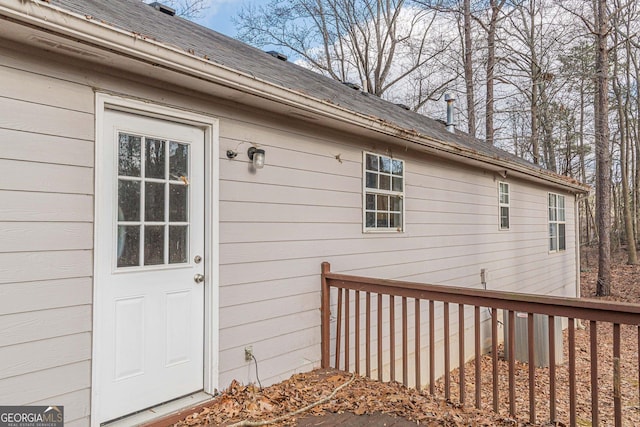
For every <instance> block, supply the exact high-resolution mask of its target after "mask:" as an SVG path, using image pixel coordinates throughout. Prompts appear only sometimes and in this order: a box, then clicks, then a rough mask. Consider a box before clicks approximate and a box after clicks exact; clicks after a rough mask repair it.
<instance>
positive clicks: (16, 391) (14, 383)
mask: <svg viewBox="0 0 640 427" xmlns="http://www.w3.org/2000/svg"><path fill="white" fill-rule="evenodd" d="M90 378H91V363H90V362H89V361H83V362H77V363H72V364H69V365H64V366H58V367H55V368H51V369H45V370H42V371H35V372H30V373H28V374H23V375H20V376H16V377H11V378H0V402H2V404H3V405H24V404H25V402H35V401H40V400H45V399H48V398H50V397H54V396H59V395H63V394H65V393H69V390H73V391H77V390H84V389H87V388H88V387H89V384H90V381H89V380H90Z"/></svg>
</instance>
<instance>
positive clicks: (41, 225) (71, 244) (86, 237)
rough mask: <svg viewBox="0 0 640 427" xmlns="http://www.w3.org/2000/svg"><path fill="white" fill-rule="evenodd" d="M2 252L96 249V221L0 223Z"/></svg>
mask: <svg viewBox="0 0 640 427" xmlns="http://www.w3.org/2000/svg"><path fill="white" fill-rule="evenodd" d="M0 235H1V236H2V240H0V252H29V251H60V250H77V249H92V248H93V224H91V223H84V222H0Z"/></svg>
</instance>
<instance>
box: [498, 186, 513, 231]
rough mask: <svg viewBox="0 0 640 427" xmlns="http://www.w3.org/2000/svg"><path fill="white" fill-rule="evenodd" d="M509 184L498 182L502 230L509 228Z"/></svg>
mask: <svg viewBox="0 0 640 427" xmlns="http://www.w3.org/2000/svg"><path fill="white" fill-rule="evenodd" d="M509 203H510V200H509V184H507V183H506V182H499V183H498V204H499V206H500V230H508V229H509Z"/></svg>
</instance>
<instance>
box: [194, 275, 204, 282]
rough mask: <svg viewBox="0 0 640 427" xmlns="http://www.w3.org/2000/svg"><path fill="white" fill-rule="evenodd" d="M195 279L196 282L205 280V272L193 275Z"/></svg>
mask: <svg viewBox="0 0 640 427" xmlns="http://www.w3.org/2000/svg"><path fill="white" fill-rule="evenodd" d="M193 281H194V282H196V283H202V282H204V274H196V275H195V276H193Z"/></svg>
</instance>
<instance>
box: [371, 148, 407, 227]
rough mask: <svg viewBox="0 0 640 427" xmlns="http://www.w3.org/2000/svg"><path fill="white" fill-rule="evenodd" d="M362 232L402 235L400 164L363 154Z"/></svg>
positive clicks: (401, 169) (402, 167) (402, 185)
mask: <svg viewBox="0 0 640 427" xmlns="http://www.w3.org/2000/svg"><path fill="white" fill-rule="evenodd" d="M363 160H364V168H363V169H364V170H363V173H364V191H363V195H364V201H363V202H364V227H363V228H364V231H403V229H404V180H405V176H404V161H402V160H398V159H393V158H391V157H388V156H382V155H379V154H374V153H366V152H365V153H364V159H363Z"/></svg>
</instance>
